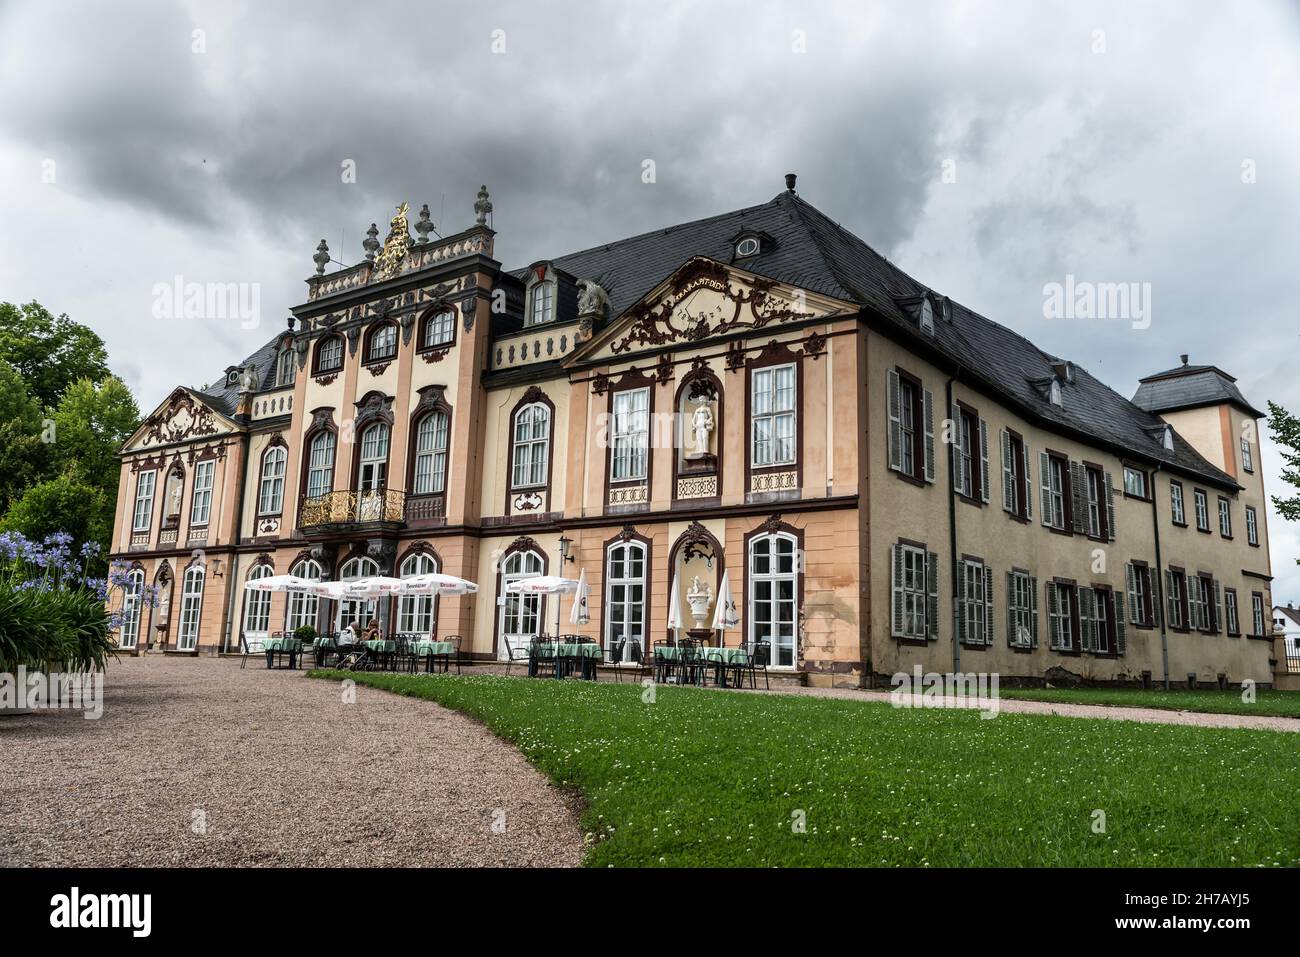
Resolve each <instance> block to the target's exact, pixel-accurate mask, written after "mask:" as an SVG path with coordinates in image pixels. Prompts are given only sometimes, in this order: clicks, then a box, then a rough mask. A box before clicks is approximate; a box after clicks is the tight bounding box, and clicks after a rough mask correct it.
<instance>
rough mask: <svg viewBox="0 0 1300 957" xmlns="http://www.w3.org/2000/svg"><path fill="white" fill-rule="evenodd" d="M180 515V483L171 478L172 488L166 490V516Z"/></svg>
mask: <svg viewBox="0 0 1300 957" xmlns="http://www.w3.org/2000/svg"><path fill="white" fill-rule="evenodd" d="M180 513H181V483H180V482H179V481H177V480H176V479H175V476H173V479H172V487H171V488H169V489H168V490H167V514H168V515H180Z"/></svg>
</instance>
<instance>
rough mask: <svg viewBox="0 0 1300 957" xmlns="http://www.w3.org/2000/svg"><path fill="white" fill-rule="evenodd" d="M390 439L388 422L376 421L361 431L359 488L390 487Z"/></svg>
mask: <svg viewBox="0 0 1300 957" xmlns="http://www.w3.org/2000/svg"><path fill="white" fill-rule="evenodd" d="M388 439H389V429H388V423H387V422H376V423H374V424H373V425H370V426H367V427H366V430H365V431H364V432H362V433H361V455H360V457H359V458H358V460H357V468H358V475H357V488H359V489H360V490H361V491H363V492H376V491H379V490H380V489H385V488H388Z"/></svg>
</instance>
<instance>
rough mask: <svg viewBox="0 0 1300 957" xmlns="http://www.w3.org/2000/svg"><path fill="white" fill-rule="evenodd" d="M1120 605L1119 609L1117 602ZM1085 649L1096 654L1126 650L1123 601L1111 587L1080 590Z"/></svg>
mask: <svg viewBox="0 0 1300 957" xmlns="http://www.w3.org/2000/svg"><path fill="white" fill-rule="evenodd" d="M1117 603H1118V604H1119V607H1118V608H1116V604H1117ZM1079 636H1080V645H1081V647H1082V650H1084V651H1087V652H1091V653H1092V654H1095V655H1112V654H1121V655H1122V654H1123V653H1124V610H1123V601H1122V599H1120V598H1119V597H1118V596H1117V595H1115V594H1114V593H1113V592H1112V591H1111V590H1110V589H1109V588H1080V589H1079Z"/></svg>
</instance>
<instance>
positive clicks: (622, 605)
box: [605, 541, 646, 661]
mask: <svg viewBox="0 0 1300 957" xmlns="http://www.w3.org/2000/svg"><path fill="white" fill-rule="evenodd" d="M645 619H646V548H645V545H644V544H643V543H641V542H636V541H629V542H616V543H615V544H613V545H611V546H610V547H609V551H608V552H607V553H606V558H605V647H606V649H607V650H609V651H610V652H621V654H619V660H624V661H626V660H631V658H630V656H629V654H628V651H629V650H630V644H629V643H631V642H636V645H637V648H638V656H637V657H638V659H639V657H640V656H641V654H643V653H644V652H645V633H646V621H645Z"/></svg>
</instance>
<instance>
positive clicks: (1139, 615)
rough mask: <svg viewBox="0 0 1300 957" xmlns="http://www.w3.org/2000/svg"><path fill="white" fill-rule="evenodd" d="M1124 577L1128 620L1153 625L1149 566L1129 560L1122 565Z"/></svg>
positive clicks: (1153, 613) (1137, 623)
mask: <svg viewBox="0 0 1300 957" xmlns="http://www.w3.org/2000/svg"><path fill="white" fill-rule="evenodd" d="M1124 579H1125V585H1126V590H1127V593H1128V607H1129V621H1131V622H1132V623H1133V624H1135V625H1144V626H1147V625H1154V624H1155V621H1154V618H1155V608H1154V605H1153V601H1152V592H1151V569H1150V567H1148V566H1147V565H1138V564H1136V563H1134V562H1129V563H1128V564H1127V565H1125V566H1124Z"/></svg>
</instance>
